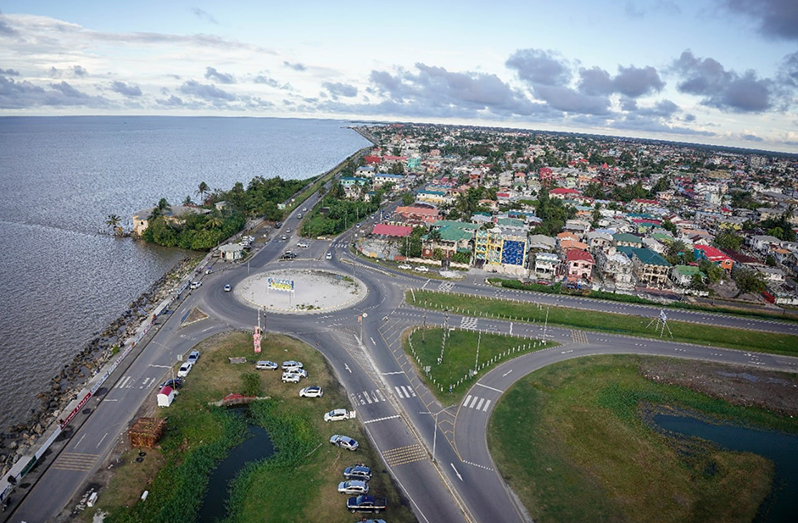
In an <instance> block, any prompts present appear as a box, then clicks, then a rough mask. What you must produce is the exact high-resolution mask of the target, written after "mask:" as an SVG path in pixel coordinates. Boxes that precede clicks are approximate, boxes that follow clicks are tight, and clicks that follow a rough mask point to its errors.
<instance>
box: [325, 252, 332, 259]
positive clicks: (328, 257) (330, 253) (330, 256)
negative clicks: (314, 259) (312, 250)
mask: <svg viewBox="0 0 798 523" xmlns="http://www.w3.org/2000/svg"><path fill="white" fill-rule="evenodd" d="M324 258H325V259H326V260H332V251H327V254H326V255H325V256H324Z"/></svg>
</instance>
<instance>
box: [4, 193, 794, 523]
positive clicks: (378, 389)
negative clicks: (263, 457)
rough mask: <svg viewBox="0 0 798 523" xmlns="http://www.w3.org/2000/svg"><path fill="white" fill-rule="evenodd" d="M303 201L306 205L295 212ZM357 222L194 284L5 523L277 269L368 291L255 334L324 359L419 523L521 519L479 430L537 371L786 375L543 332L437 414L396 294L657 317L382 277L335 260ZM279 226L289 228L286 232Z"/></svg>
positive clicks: (82, 463)
mask: <svg viewBox="0 0 798 523" xmlns="http://www.w3.org/2000/svg"><path fill="white" fill-rule="evenodd" d="M315 199H316V196H314V197H313V199H311V200H310V201H309V202H308V203H307V204H306V205H307V207H309V208H310V207H311V206H312V205H313V204H314V203H315ZM303 207H304V206H303ZM394 207H395V205H394ZM297 212H302V211H301V210H299V211H295V212H294V215H295V214H296V213H297ZM303 214H304V213H303ZM370 221H371V220H370V219H367V220H364V224H363V227H362V228H361V229H360V230H357V229H354V230H350V231H347V232H346V233H344V234H343V235H341V236H340V237H339V238H338V239H336V240H335V241H332V242H329V241H321V240H312V241H309V242H308V243H309V247H308V248H298V247H296V244H297V242H298V238H297V236H296V231H295V229H296V227H297V226H298V225H299V224H298V220H297V219H296V218H295V217H294V216H289V217H288V218H287V219H286V221H285V225H284V228H283V229H282V230H279V231H274V234H273V235H272V239H271V240H270V241H269V242H268V243H267V244H266V245H265V246H264V247H263V248H262V249H261V250H260V251H259V252H257V253H256V254H255V255H254V256H253V258H252V260H251V261H250V262H249V263H248V264H247V265H243V266H239V267H237V268H235V269H231V270H224V271H218V272H216V273H213V274H211V275H208V276H204V284H203V286H202V287H201V288H200V289H198V290H196V291H193V293H192V294H191V295H190V296H189V297H188V298H187V299H186V300H185V302H184V303H182V304H181V305H180V306H179V308H177V309H176V310H175V311H174V313H173V314H172V315H171V317H170V319H169V320H168V321H166V322H165V324H164V325H163V326H162V327H161V330H160V331H159V332H158V333H157V334H156V336H155V337H154V339H153V341H152V342H151V343H150V344H149V345H148V346H147V347H146V348H145V349H144V351H143V352H142V354H141V355H140V356H139V357H138V358H137V359H136V360H135V361H134V362H133V364H132V365H131V366H130V367H129V369H127V370H126V371H125V372H124V373H123V374H121V375H120V376H118V377H117V379H116V380H115V381H113V382H112V383H113V385H112V386H111V385H109V386H110V389H109V390H108V392H107V394H105V395H104V396H101V401H99V402H96V403H94V404H93V413H92V415H91V416H90V417H89V418H88V420H87V421H86V423H85V424H84V425H83V426H82V427H81V428H80V429H79V430H77V431H76V432H75V434H74V435H73V436H72V437H71V440H70V442H69V444H68V445H67V447H66V448H65V450H64V451H63V452H62V453H61V454H60V455H58V456H57V457H56V458H55V460H54V461H53V462H52V464H51V465H50V468H49V470H48V471H47V473H46V474H45V475H44V476H43V477H42V479H41V480H40V481H39V483H38V484H37V485H36V486H35V487H34V488H33V489H32V491H31V492H30V494H29V495H28V497H27V498H26V499H25V501H24V502H23V504H22V505H21V506H20V508H19V509H18V510H17V511H16V512H15V513H14V514H13V518H12V521H15V522H20V521H27V522H28V523H34V522H37V521H45V520H48V519H50V518H52V517H53V516H55V515H56V514H58V513H59V511H60V510H61V508H62V507H64V506H66V505H67V504H68V502H69V500H70V499H71V498H72V497H73V496H74V495H75V494H78V493H80V492H82V489H83V488H84V487H83V486H82V485H83V484H84V483H85V481H86V480H87V479H88V478H89V477H90V476H91V474H92V473H93V472H94V471H96V470H97V468H98V467H99V466H100V465H101V464H102V462H103V460H104V459H105V458H106V457H107V455H108V453H109V452H110V450H111V449H112V447H113V445H114V444H115V443H116V442H117V441H118V440H117V438H119V437H124V432H125V429H126V428H127V426H128V424H129V423H130V422H131V421H132V420H131V417H132V416H133V415H134V413H135V412H136V411H137V410H138V408H139V407H140V406H141V404H142V402H143V401H144V400H145V398H146V397H147V395H148V394H149V393H151V391H152V390H153V388H154V386H155V385H156V384H157V383H159V382H160V381H161V380H163V379H164V378H166V377H167V374H168V368H169V364H170V362H173V361H174V360H175V356H176V355H177V354H185V353H186V352H188V351H189V350H190V349H191V348H192V347H193V346H194V345H195V344H196V343H197V342H199V341H201V340H202V339H204V338H206V337H208V336H211V335H213V334H216V333H218V332H221V331H223V330H226V329H228V328H243V329H251V328H252V327H253V326H254V325H255V323H256V321H257V312H256V311H255V310H254V309H253V308H251V307H250V306H249V305H248V304H245V303H243V302H241V301H239V300H238V299H237V298H236V296H235V293H229V292H224V291H223V287H224V285H225V284H230V285H233V286H235V285H236V284H238V283H239V282H240V281H241V280H243V279H244V278H246V277H247V276H248V275H249V274H252V273H255V272H258V271H262V270H268V269H272V268H276V267H285V266H292V267H296V268H303V267H320V268H323V267H328V268H331V269H335V270H338V271H340V272H345V273H351V274H352V275H354V276H356V277H358V278H359V279H360V280H361V281H363V282H364V283H365V284H366V285H367V287H368V289H369V293H368V295H367V297H366V298H365V299H364V300H363V301H362V302H360V303H358V304H357V305H355V306H354V307H352V308H350V309H348V310H341V311H336V312H331V313H326V314H324V313H322V314H318V315H302V316H296V315H287V314H286V315H283V314H273V313H270V314H268V316H267V318H266V328H267V330H268V331H273V332H281V333H286V334H290V335H292V336H295V337H297V338H299V339H302V340H304V341H306V342H307V343H309V344H310V345H312V346H316V347H318V349H319V350H320V352H321V353H322V354H323V355H324V356H325V357H326V358H327V359H328V361H329V362H330V364H331V366H332V368H333V370H334V372H335V373H336V375H337V377H338V379H339V380H340V381H341V383H342V384H343V386H344V387H345V389H346V390H347V392H348V394H349V397H350V399H351V401H352V404H353V406H354V408H355V409H356V410H357V411H358V418H359V419H360V420H361V422H362V423H363V427H364V428H365V430H366V432H367V433H368V434H369V437H370V438H371V440H372V442H373V444H374V445H375V447H376V449H377V450H378V451H379V453H380V455H381V457H382V459H383V460H384V462H385V464H386V466H387V467H388V469H389V470H390V472H391V473H392V475H393V477H394V478H395V480H396V481H397V483H398V484H399V486H400V488H401V489H402V491H403V493H404V495H405V496H406V497H407V498H408V500H409V502H410V505H411V508H412V509H413V511H414V513H415V514H416V516H417V517H418V519H419V520H420V521H424V522H438V521H447V522H449V521H484V522H491V523H492V522H504V521H507V522H510V521H512V522H515V521H525V520H527V516H526V515H525V512H524V510H523V507H521V506H520V505H519V504H518V503H517V502H516V501H515V499H514V497H513V496H512V494H511V493H510V491H509V489H508V488H507V486H506V484H505V483H504V481H503V480H502V478H501V477H500V476H499V474H498V473H497V472H496V471H495V466H494V464H493V462H492V459H491V457H490V454H489V452H488V449H487V442H486V436H485V431H486V427H487V421H488V419H489V416H490V414H491V412H492V409H493V408H494V406H495V405H496V402H497V401H498V399H499V398H500V396H501V394H502V393H503V392H504V391H505V390H507V388H508V387H509V386H511V385H512V383H514V382H515V381H517V380H518V379H520V378H521V377H523V376H524V375H526V374H528V373H529V372H532V371H534V370H536V369H538V368H540V367H542V366H544V365H548V364H551V363H554V362H557V361H563V360H565V359H569V358H574V357H578V356H583V355H588V354H606V353H642V354H660V355H667V356H676V357H683V358H697V359H709V360H717V361H725V362H733V363H744V364H749V365H759V366H766V367H769V368H777V369H780V370H793V371H795V370H798V360H796V359H794V358H786V357H781V356H772V355H764V354H755V353H744V352H740V351H731V350H728V349H714V348H708V347H697V346H692V345H687V344H681V343H669V342H667V341H662V340H646V339H640V338H632V337H624V336H612V335H607V334H597V333H592V332H585V331H579V330H571V329H560V328H553V327H548V328H547V330H546V333H545V334H547V335H548V336H549V338H551V339H554V340H555V341H558V342H559V343H561V344H562V345H561V346H559V347H557V348H555V349H549V350H545V351H540V352H533V353H527V354H524V355H523V356H521V357H520V358H516V359H514V360H512V361H511V362H507V363H504V364H503V365H500V366H499V367H497V368H495V369H494V370H492V371H491V372H489V373H487V374H485V375H484V376H483V377H482V378H480V380H479V381H478V382H477V383H476V384H475V385H474V386H473V387H472V389H471V390H470V391H469V392H468V394H467V395H466V397H465V399H464V400H463V401H462V402H461V403H460V404H456V405H441V404H440V402H438V401H437V400H436V399H435V398H434V396H433V395H432V394H431V393H430V391H429V390H428V389H427V388H426V387H425V386H424V384H423V383H422V381H421V379H420V377H419V376H418V375H417V374H416V372H415V367H414V365H413V363H412V362H411V361H410V360H409V359H408V357H407V356H406V355H405V353H404V350H403V349H402V346H401V335H402V333H403V332H404V331H405V330H406V329H407V328H409V327H412V326H414V325H420V324H421V323H423V322H424V321H426V322H427V323H428V324H442V323H443V315H442V314H441V313H439V312H434V311H427V312H426V313H425V312H424V311H420V310H418V309H415V308H412V307H408V306H406V305H405V304H404V302H403V300H404V292H405V289H420V288H426V289H432V290H442V291H449V292H461V293H465V294H473V295H481V296H494V297H505V298H513V299H519V300H525V301H532V302H537V303H543V304H558V305H567V306H572V307H579V308H584V309H591V310H602V311H608V312H621V313H625V314H642V315H646V316H652V317H653V316H656V315H658V314H659V309H658V308H656V307H646V306H638V305H628V304H618V303H615V302H602V301H596V300H585V299H580V298H574V297H566V296H551V295H546V294H538V293H527V292H521V291H511V290H505V289H495V288H492V287H489V286H486V285H485V284H484V277H482V276H472V277H469V278H467V280H466V281H462V282H458V283H451V282H441V281H438V280H430V279H426V278H419V277H416V276H411V275H407V274H404V273H401V272H397V271H392V270H386V269H384V268H382V267H378V266H376V265H374V264H371V263H368V262H364V261H363V260H361V259H359V258H358V257H356V256H353V255H352V254H351V253H350V252H349V251H348V247H347V246H348V243H349V242H350V241H351V240H352V239H353V238H354V237H355V235H357V234H358V233H360V232H361V231H366V230H369V227H370ZM288 228H290V229H292V232H291V233H290V234H289V233H287V229H288ZM283 234H285V235H286V236H289V239H288V240H287V241H281V239H280V237H281V236H282V235H283ZM289 249H290V250H293V251H295V252H297V253H298V254H299V257H298V258H297V259H295V260H292V261H279V260H278V258H279V256H280V254H281V253H282V252H284V251H285V250H289ZM328 252H330V253H332V259H331V260H327V259H326V253H328ZM195 306H196V307H198V308H200V309H202V310H203V311H204V312H206V313H207V314H209V316H210V317H209V318H208V319H206V320H203V321H200V322H198V323H195V324H193V325H190V326H186V327H181V319H182V318H183V316H184V315H185V314H186V313H187V312H188V311H190V310H191V309H192V308H193V307H195ZM668 314H669V317H670V318H672V319H686V320H687V321H695V322H707V323H711V324H714V325H728V326H735V327H743V328H749V329H757V330H767V331H773V332H785V333H790V334H798V326H796V325H794V324H786V323H779V322H773V321H763V320H756V319H747V318H734V317H728V316H721V315H714V314H704V313H695V312H692V311H669V312H668ZM358 316H363V317H364V318H365V321H364V322H363V323H362V324H359V323H358V321H357V317H358ZM448 322H449V325H450V326H456V327H463V328H478V329H480V330H485V329H486V330H491V331H495V332H510V329H512V334H514V335H516V336H524V337H530V338H531V337H535V338H539V337H541V335H542V334H543V332H542V330H541V329H542V327H541V326H540V325H527V324H514V325H511V324H510V323H508V322H503V321H496V320H486V319H483V318H467V317H463V316H459V315H453V314H450V315H449V319H448ZM361 329H362V330H361ZM433 450H434V455H433ZM433 460H434V461H433Z"/></svg>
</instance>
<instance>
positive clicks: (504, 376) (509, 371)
mask: <svg viewBox="0 0 798 523" xmlns="http://www.w3.org/2000/svg"><path fill="white" fill-rule="evenodd" d="M512 371H513V369H510V370H508V371H507V372H505V373H504V374H502V378H506V377H507V375H508V374H510V373H511V372H512Z"/></svg>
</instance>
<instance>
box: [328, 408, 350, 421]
mask: <svg viewBox="0 0 798 523" xmlns="http://www.w3.org/2000/svg"><path fill="white" fill-rule="evenodd" d="M349 418H350V416H349V411H348V410H346V409H333V410H331V411H330V412H327V413H326V414H324V421H343V420H347V419H349Z"/></svg>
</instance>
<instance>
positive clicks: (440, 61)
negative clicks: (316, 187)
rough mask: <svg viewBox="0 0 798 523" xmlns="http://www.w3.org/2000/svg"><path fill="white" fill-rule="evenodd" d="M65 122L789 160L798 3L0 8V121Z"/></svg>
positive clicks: (796, 120) (656, 0) (797, 112)
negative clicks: (440, 138)
mask: <svg viewBox="0 0 798 523" xmlns="http://www.w3.org/2000/svg"><path fill="white" fill-rule="evenodd" d="M381 4H385V5H381ZM75 114H92V115H98V114H99V115H103V114H109V115H117V114H125V115H127V114H129V115H139V114H143V115H179V116H189V115H196V116H200V115H201V116H208V115H218V116H253V117H303V118H306V117H312V118H336V119H357V120H369V121H372V120H373V121H414V122H431V123H454V124H471V125H486V126H495V125H499V126H505V127H518V128H526V129H539V130H551V131H574V132H587V133H592V134H603V135H616V136H631V137H642V138H656V139H665V140H673V141H681V142H695V143H706V144H717V145H729V146H740V147H749V148H756V149H766V150H773V151H785V152H798V1H796V0H690V1H682V0H618V1H613V0H602V1H600V2H597V1H595V0H593V1H589V0H558V1H557V2H551V1H546V2H543V1H538V0H527V1H507V0H493V1H492V2H486V1H484V0H483V1H471V0H458V1H450V0H440V1H438V0H435V1H430V0H427V1H416V0H406V1H403V2H401V3H400V2H373V1H372V2H355V1H347V0H338V1H336V2H330V1H329V0H328V1H325V2H317V1H302V2H286V1H285V0H280V1H272V0H261V1H236V0H228V1H226V2H224V3H221V2H204V1H188V2H185V1H182V0H174V1H169V2H163V0H158V1H150V0H140V1H138V2H136V3H131V2H107V1H82V0H72V1H69V2H64V1H63V0H59V1H36V0H25V1H16V0H12V1H6V0H0V116H11V115H37V116H41V115H46V116H51V115H75Z"/></svg>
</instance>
